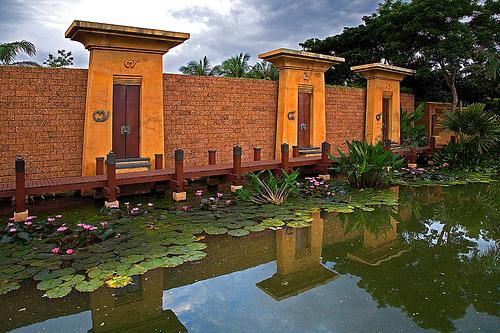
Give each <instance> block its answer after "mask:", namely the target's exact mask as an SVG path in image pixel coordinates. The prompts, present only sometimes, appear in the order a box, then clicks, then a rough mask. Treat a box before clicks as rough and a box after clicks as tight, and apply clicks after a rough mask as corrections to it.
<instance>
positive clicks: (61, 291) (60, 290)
mask: <svg viewBox="0 0 500 333" xmlns="http://www.w3.org/2000/svg"><path fill="white" fill-rule="evenodd" d="M70 292H71V287H68V286H59V287H56V288H54V289H50V290H47V292H46V293H45V296H47V297H48V298H61V297H64V296H66V295H68V294H69V293H70Z"/></svg>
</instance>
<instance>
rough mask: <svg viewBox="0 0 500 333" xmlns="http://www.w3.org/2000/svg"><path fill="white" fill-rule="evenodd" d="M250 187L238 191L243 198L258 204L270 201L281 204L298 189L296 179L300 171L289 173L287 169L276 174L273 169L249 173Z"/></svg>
mask: <svg viewBox="0 0 500 333" xmlns="http://www.w3.org/2000/svg"><path fill="white" fill-rule="evenodd" d="M246 176H247V178H248V183H249V184H248V187H244V188H242V189H240V190H239V191H238V195H239V197H240V198H241V199H243V200H247V201H251V202H254V203H257V204H265V203H270V204H273V205H281V204H282V203H283V202H284V201H285V200H286V198H287V197H288V196H289V195H290V194H291V193H294V192H295V191H296V190H297V183H296V179H297V177H298V176H299V171H298V170H295V171H293V172H292V173H290V174H289V173H287V172H286V171H285V170H282V172H281V173H280V174H279V175H278V176H275V175H274V174H273V172H271V170H266V171H261V172H259V173H256V174H255V173H249V174H247V175H246Z"/></svg>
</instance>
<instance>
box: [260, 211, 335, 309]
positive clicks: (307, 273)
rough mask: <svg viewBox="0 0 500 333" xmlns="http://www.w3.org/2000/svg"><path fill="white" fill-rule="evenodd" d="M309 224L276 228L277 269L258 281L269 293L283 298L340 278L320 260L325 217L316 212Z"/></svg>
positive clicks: (276, 297) (279, 298) (275, 297)
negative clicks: (267, 277) (299, 227)
mask: <svg viewBox="0 0 500 333" xmlns="http://www.w3.org/2000/svg"><path fill="white" fill-rule="evenodd" d="M313 217H314V221H313V222H312V223H311V226H310V227H308V228H301V229H294V228H287V229H281V230H278V231H276V262H277V270H278V271H277V273H275V274H274V275H273V276H272V277H270V278H269V279H266V280H264V281H261V282H259V283H257V287H259V288H260V289H262V290H263V291H264V292H265V293H267V294H268V295H269V296H271V297H273V298H274V299H276V300H278V301H281V300H283V299H285V298H288V297H291V296H295V295H298V294H300V293H302V292H304V291H306V290H309V289H313V288H315V287H317V286H320V285H323V284H326V283H328V282H329V281H332V280H334V279H336V278H337V274H335V273H334V272H332V271H330V270H328V269H327V268H325V267H324V266H323V265H321V263H320V257H321V249H322V246H323V219H321V218H320V216H319V213H315V214H313Z"/></svg>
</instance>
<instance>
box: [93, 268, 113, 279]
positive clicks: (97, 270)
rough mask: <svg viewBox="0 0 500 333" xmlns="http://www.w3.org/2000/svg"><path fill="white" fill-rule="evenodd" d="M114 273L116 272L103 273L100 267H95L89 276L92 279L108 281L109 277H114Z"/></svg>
mask: <svg viewBox="0 0 500 333" xmlns="http://www.w3.org/2000/svg"><path fill="white" fill-rule="evenodd" d="M114 272H115V271H114V270H106V271H103V270H102V269H100V268H98V267H93V268H91V269H89V271H88V272H87V275H88V276H89V278H91V279H106V278H108V277H109V276H111V275H113V273H114Z"/></svg>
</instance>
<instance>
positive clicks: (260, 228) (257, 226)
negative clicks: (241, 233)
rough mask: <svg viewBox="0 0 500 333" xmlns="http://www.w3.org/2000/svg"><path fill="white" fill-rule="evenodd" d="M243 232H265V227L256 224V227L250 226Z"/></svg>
mask: <svg viewBox="0 0 500 333" xmlns="http://www.w3.org/2000/svg"><path fill="white" fill-rule="evenodd" d="M245 230H248V231H251V232H260V231H264V230H266V226H264V225H262V224H256V225H250V226H247V227H245Z"/></svg>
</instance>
